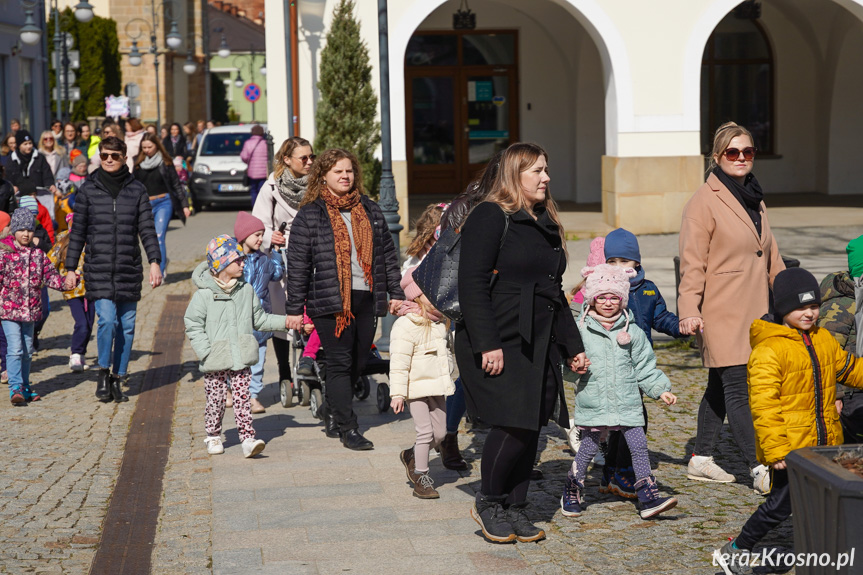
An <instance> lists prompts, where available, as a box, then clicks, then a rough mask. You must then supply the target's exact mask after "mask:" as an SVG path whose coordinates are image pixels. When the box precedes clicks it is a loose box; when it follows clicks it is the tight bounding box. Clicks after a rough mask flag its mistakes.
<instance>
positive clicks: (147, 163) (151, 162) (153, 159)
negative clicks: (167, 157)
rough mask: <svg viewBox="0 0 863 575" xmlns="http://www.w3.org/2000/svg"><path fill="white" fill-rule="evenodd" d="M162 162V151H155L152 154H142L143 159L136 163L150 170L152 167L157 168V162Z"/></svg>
mask: <svg viewBox="0 0 863 575" xmlns="http://www.w3.org/2000/svg"><path fill="white" fill-rule="evenodd" d="M163 162H164V160H163V159H162V152H156V153H155V154H153V155H152V156H144V159H143V160H142V161H141V163H140V164H138V165H139V166H141V168H142V169H144V170H152V169H153V168H158V167H159V164H161V163H163Z"/></svg>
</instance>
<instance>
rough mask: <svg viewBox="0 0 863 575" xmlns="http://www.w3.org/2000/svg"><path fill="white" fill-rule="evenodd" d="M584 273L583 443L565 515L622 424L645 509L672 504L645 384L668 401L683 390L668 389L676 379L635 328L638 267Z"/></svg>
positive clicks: (580, 500)
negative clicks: (661, 482)
mask: <svg viewBox="0 0 863 575" xmlns="http://www.w3.org/2000/svg"><path fill="white" fill-rule="evenodd" d="M581 274H582V276H584V277H585V278H586V280H585V283H584V303H583V304H582V309H581V315H580V318H579V320H578V329H579V331H580V332H581V339H582V341H583V342H584V347H585V352H586V353H587V357H588V359H589V360H590V365H589V366H588V369H587V373H585V374H584V375H582V376H581V377H580V379H579V382H578V386H577V388H576V395H575V410H574V419H575V425H576V426H578V428H579V430H580V431H581V445H580V446H579V448H578V453H577V454H576V457H575V461H574V462H573V464H572V469H571V470H570V472H569V474H568V476H567V478H566V486H565V487H564V491H563V496H562V497H561V498H560V508H561V512H562V513H563V515H565V516H567V517H577V516H579V515H581V513H582V507H583V506H584V478H585V476H586V475H587V465H588V464H589V463H590V461H591V460H592V459H593V456H594V455H596V452H597V451H598V450H599V440H600V436H601V435H602V434H603V433H605V432H608V431H620V432H621V433H622V434H623V437H624V439H625V440H626V443H627V445H628V446H629V450H630V451H631V452H632V463H633V467H634V468H635V477H636V480H637V481H636V483H635V488H636V493H637V494H638V508H639V514H640V515H641V518H642V519H648V518H650V517H653V516H655V515H658V514H660V513H662V512H663V511H667V510H669V509H671V508H672V507H674V506H675V505H677V500H676V499H674V498H673V497H661V496H660V495H659V490H658V489H657V487H656V480H655V479H654V478H653V476H652V475H651V474H650V459H649V458H648V454H647V438H646V437H645V435H644V429H642V426H643V425H644V415H643V413H642V407H641V396H640V394H639V389H641V390H642V391H643V392H644V393H645V394H647V395H648V396H650V397H652V398H654V399H662V401H664V402H665V403H667V404H669V405H672V404H674V403H675V402H676V401H677V398H676V397H675V396H674V395H673V394H672V393H671V392H670V390H671V382H670V381H669V380H668V378H667V377H666V376H665V374H664V373H662V371H660V370H659V369H658V368H657V367H656V356H655V355H653V348H652V347H651V345H650V342H649V341H648V340H647V336H645V335H644V332H643V331H641V329H640V328H638V327H635V328H633V329H629V324H630V322H631V321H633V315H632V312H630V311H629V310H628V309H626V305H627V303H628V299H629V278H630V277H635V275H636V272H635V270H634V269H632V268H627V269H624V268H621V267H616V266H611V265H608V264H600V265H598V266H595V267H586V268H584V269H583V270H581Z"/></svg>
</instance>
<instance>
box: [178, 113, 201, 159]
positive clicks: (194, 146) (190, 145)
mask: <svg viewBox="0 0 863 575" xmlns="http://www.w3.org/2000/svg"><path fill="white" fill-rule="evenodd" d="M183 135H184V136H185V137H186V151H185V152H184V153H183V155H182V156H180V157H182V158H183V159H184V160H185V161H187V162H189V163H190V164H191V163H192V162H194V161H195V152H197V150H198V134H197V133H196V132H195V124H193V123H192V122H186V123H185V124H183Z"/></svg>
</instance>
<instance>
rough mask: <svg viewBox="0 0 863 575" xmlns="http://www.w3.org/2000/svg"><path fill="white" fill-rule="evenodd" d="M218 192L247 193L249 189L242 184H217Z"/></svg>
mask: <svg viewBox="0 0 863 575" xmlns="http://www.w3.org/2000/svg"><path fill="white" fill-rule="evenodd" d="M219 191H220V192H248V191H249V188H247V187H246V186H244V185H243V184H219Z"/></svg>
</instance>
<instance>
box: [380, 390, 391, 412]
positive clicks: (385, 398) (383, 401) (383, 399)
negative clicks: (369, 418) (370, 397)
mask: <svg viewBox="0 0 863 575" xmlns="http://www.w3.org/2000/svg"><path fill="white" fill-rule="evenodd" d="M389 408H390V386H389V385H387V384H386V383H379V384H378V411H380V412H381V413H386V412H387V411H388V410H389Z"/></svg>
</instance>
